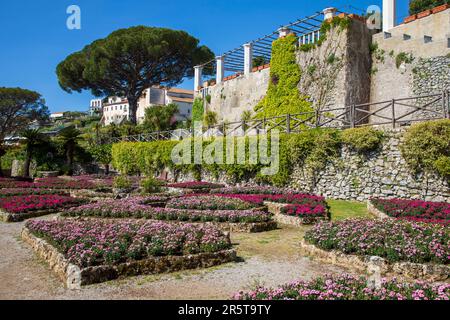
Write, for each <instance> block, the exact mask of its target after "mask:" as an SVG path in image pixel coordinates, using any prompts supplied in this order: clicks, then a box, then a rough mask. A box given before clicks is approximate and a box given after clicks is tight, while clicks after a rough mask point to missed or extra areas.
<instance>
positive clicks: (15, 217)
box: [0, 194, 84, 222]
mask: <svg viewBox="0 0 450 320" xmlns="http://www.w3.org/2000/svg"><path fill="white" fill-rule="evenodd" d="M83 202H84V200H82V199H75V198H72V197H69V196H64V195H55V194H44V195H25V196H12V197H4V198H0V214H1V218H2V220H4V221H6V222H15V221H22V220H24V219H27V218H31V217H36V216H41V215H46V214H50V213H53V212H56V211H59V210H62V209H67V208H70V207H74V206H78V205H80V204H82V203H83Z"/></svg>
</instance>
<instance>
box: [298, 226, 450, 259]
mask: <svg viewBox="0 0 450 320" xmlns="http://www.w3.org/2000/svg"><path fill="white" fill-rule="evenodd" d="M305 240H306V242H308V243H310V244H312V245H314V246H316V247H318V248H320V249H323V250H326V251H332V250H336V251H339V252H342V253H344V254H347V255H357V256H379V257H381V258H384V259H386V260H387V261H388V262H389V263H394V262H398V261H404V262H413V263H432V264H442V265H448V264H449V262H450V260H449V259H450V247H449V245H448V244H449V243H450V234H449V229H448V228H447V227H444V226H440V225H432V224H425V223H416V222H409V221H397V220H384V221H382V220H366V219H347V220H343V221H340V222H327V223H320V224H317V225H315V226H314V227H313V228H312V229H311V230H309V231H307V232H306V234H305Z"/></svg>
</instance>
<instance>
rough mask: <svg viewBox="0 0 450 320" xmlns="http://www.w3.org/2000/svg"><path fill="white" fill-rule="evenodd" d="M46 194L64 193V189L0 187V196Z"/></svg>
mask: <svg viewBox="0 0 450 320" xmlns="http://www.w3.org/2000/svg"><path fill="white" fill-rule="evenodd" d="M46 194H59V195H66V194H65V193H64V191H61V190H51V189H31V188H24V189H14V188H13V189H1V190H0V198H5V197H13V196H28V195H46Z"/></svg>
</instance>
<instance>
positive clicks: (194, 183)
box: [167, 181, 224, 190]
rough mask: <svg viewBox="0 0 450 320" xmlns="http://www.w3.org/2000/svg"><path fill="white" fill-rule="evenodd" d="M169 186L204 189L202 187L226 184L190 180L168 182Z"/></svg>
mask: <svg viewBox="0 0 450 320" xmlns="http://www.w3.org/2000/svg"><path fill="white" fill-rule="evenodd" d="M167 187H169V188H178V189H193V190H202V189H215V188H223V187H224V185H223V184H218V183H210V182H203V181H189V182H180V183H172V184H168V185H167Z"/></svg>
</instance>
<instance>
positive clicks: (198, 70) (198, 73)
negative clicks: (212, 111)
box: [194, 66, 203, 91]
mask: <svg viewBox="0 0 450 320" xmlns="http://www.w3.org/2000/svg"><path fill="white" fill-rule="evenodd" d="M202 71H203V67H202V66H195V67H194V91H199V90H200V87H201V85H202Z"/></svg>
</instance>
